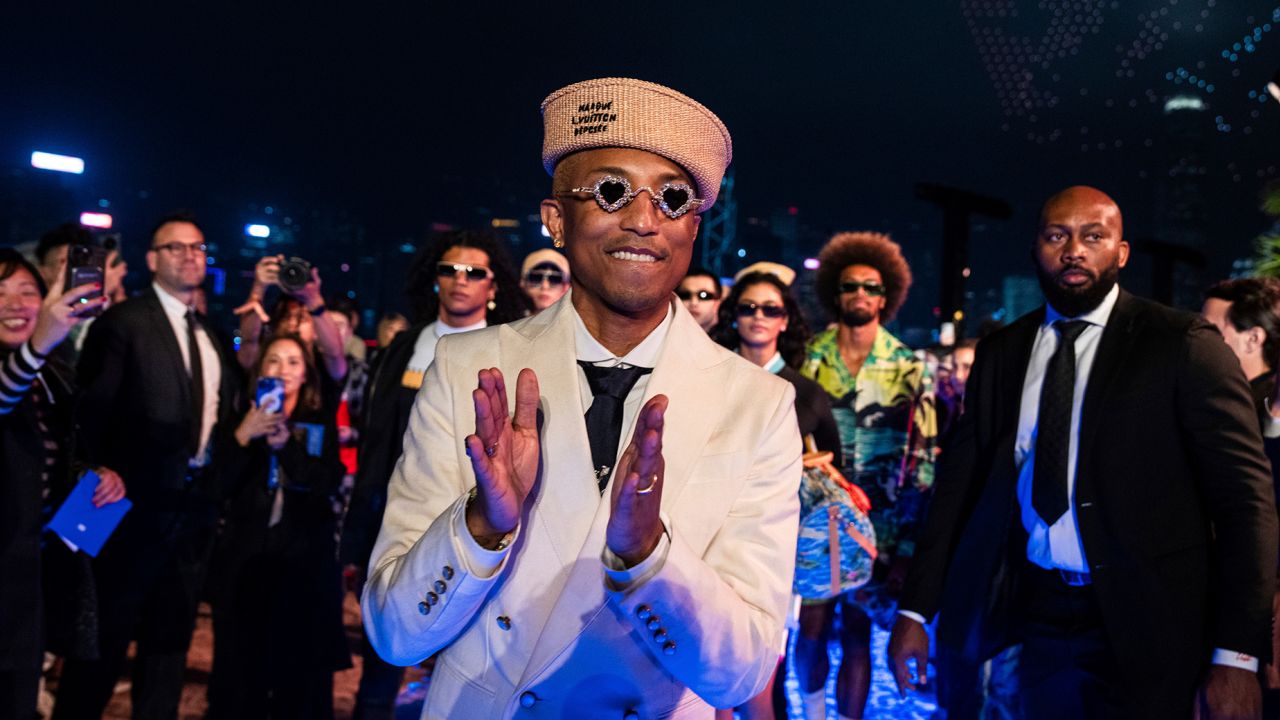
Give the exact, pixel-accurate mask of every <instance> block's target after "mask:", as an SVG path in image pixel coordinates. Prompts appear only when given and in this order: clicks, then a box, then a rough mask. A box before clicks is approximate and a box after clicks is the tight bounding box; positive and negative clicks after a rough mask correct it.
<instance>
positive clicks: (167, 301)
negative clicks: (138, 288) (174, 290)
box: [151, 281, 189, 319]
mask: <svg viewBox="0 0 1280 720" xmlns="http://www.w3.org/2000/svg"><path fill="white" fill-rule="evenodd" d="M151 287H152V288H153V289H155V291H156V297H158V298H160V307H162V308H164V314H165V315H168V316H169V317H175V318H182V319H186V317H187V310H188V309H189V308H188V307H187V306H186V305H184V304H182V301H181V300H179V299H178V298H176V297H174V296H173V295H172V294H171V293H170V292H169V291H168V290H165V289H164V288H162V287H160V284H159V283H157V282H155V281H152V282H151Z"/></svg>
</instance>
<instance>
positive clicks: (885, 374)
mask: <svg viewBox="0 0 1280 720" xmlns="http://www.w3.org/2000/svg"><path fill="white" fill-rule="evenodd" d="M818 262H819V265H818V274H817V293H818V299H819V302H820V303H821V304H822V305H823V306H824V307H826V308H827V309H828V311H829V312H831V313H832V315H833V316H834V317H835V320H836V322H835V325H834V326H833V327H831V328H828V329H827V330H825V331H823V332H820V333H818V334H817V335H816V336H814V338H813V340H811V341H810V343H809V349H808V359H807V360H806V361H805V363H804V365H803V366H802V367H801V371H800V372H801V374H802V375H804V376H805V377H808V378H810V379H812V380H815V381H817V383H818V384H819V385H821V386H822V387H823V388H824V389H825V390H826V391H827V393H828V394H829V395H830V396H831V410H832V414H834V415H835V418H836V424H837V425H838V426H839V428H840V441H841V445H842V446H843V451H844V467H843V468H842V470H843V472H844V476H845V477H846V478H848V479H849V480H850V481H852V482H853V483H855V484H856V485H858V486H859V487H861V488H862V489H863V490H864V491H865V492H866V493H867V496H868V497H869V498H870V499H871V512H870V513H869V515H870V517H871V522H872V524H873V525H874V526H875V530H876V549H877V552H878V555H877V558H876V564H875V567H874V569H873V575H872V579H871V582H870V583H868V584H867V585H864V586H863V587H861V588H858V589H856V590H852V591H849V592H846V593H844V594H842V595H841V596H839V597H838V598H836V599H834V600H829V601H812V602H810V601H806V602H805V604H804V605H803V606H802V607H801V610H800V633H799V636H798V638H797V641H796V654H795V662H796V671H797V674H798V675H799V679H800V690H801V694H802V696H803V697H804V704H805V711H806V713H807V716H808V717H809V718H810V719H811V720H812V719H814V718H822V717H825V715H824V714H823V713H825V712H826V711H825V709H824V707H825V699H826V692H825V686H826V678H827V665H828V661H827V639H828V636H829V634H830V632H831V629H832V627H833V620H834V617H835V613H836V612H837V608H838V612H839V613H840V616H841V621H840V629H841V630H840V642H841V645H842V646H843V648H844V655H843V658H842V661H841V665H840V670H839V682H838V683H837V697H836V707H837V709H838V711H839V713H840V716H841V717H847V718H860V717H862V713H863V709H864V707H865V706H866V702H867V692H868V690H869V688H870V685H871V624H872V623H873V622H874V623H876V624H878V625H880V626H881V627H882V628H885V629H888V627H889V626H890V625H891V624H892V622H893V613H894V606H895V602H896V598H897V596H898V593H899V592H901V589H902V584H903V582H904V581H905V580H906V571H907V567H908V565H909V563H910V560H911V556H912V554H913V553H914V551H915V528H916V526H917V524H918V523H919V522H920V521H921V520H922V515H923V512H924V507H925V497H926V495H925V493H926V491H927V490H928V489H929V487H930V486H931V485H932V484H933V462H934V453H933V450H934V439H935V438H936V436H937V420H936V414H935V411H934V404H933V397H932V395H931V394H930V393H929V392H928V390H929V386H928V383H927V381H926V378H925V366H924V363H923V362H922V361H921V360H920V359H919V358H917V357H916V355H915V354H914V353H912V351H911V350H910V349H909V348H908V347H907V346H905V345H903V344H902V342H901V341H900V340H898V339H897V338H896V337H894V336H893V335H892V334H890V333H889V331H888V330H886V329H885V328H884V325H883V323H885V322H888V321H889V320H892V319H893V317H894V316H895V315H896V314H897V312H898V310H899V308H901V307H902V303H903V302H905V301H906V299H907V290H908V289H909V288H910V287H911V268H910V267H909V266H908V265H907V261H906V259H905V258H903V257H902V250H901V248H900V247H899V246H898V244H897V243H895V242H893V240H891V239H890V238H889V236H888V235H883V234H880V233H871V232H857V233H839V234H837V235H835V236H834V237H832V238H831V240H830V241H829V242H828V243H827V244H826V246H825V247H824V248H823V249H822V251H821V252H820V253H819V255H818Z"/></svg>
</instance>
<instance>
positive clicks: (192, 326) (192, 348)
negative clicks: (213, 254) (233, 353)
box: [187, 309, 204, 458]
mask: <svg viewBox="0 0 1280 720" xmlns="http://www.w3.org/2000/svg"><path fill="white" fill-rule="evenodd" d="M199 323H200V320H199V318H198V317H197V316H196V311H195V310H192V309H188V310H187V367H188V368H189V369H190V371H191V436H190V445H191V457H193V458H194V457H195V456H196V453H198V452H200V428H201V426H202V425H204V365H203V364H202V363H201V361H200V344H199V343H198V342H197V341H196V326H197V325H198V324H199Z"/></svg>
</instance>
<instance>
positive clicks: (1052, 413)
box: [1031, 320, 1089, 526]
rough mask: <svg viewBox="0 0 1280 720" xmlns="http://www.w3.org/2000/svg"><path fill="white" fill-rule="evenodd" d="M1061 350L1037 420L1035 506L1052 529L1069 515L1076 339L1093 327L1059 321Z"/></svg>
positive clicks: (1052, 361)
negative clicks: (1068, 482)
mask: <svg viewBox="0 0 1280 720" xmlns="http://www.w3.org/2000/svg"><path fill="white" fill-rule="evenodd" d="M1053 326H1054V328H1055V329H1056V330H1057V331H1058V335H1059V338H1058V349H1057V350H1055V351H1054V352H1053V357H1051V358H1049V367H1048V368H1047V369H1046V370H1045V374H1044V385H1042V386H1041V388H1040V417H1039V418H1037V420H1036V461H1035V468H1034V470H1035V475H1034V477H1033V478H1032V481H1031V505H1032V507H1034V508H1035V510H1036V514H1037V515H1039V516H1040V519H1042V520H1044V522H1045V524H1046V525H1049V526H1052V525H1053V524H1054V523H1055V522H1057V520H1058V518H1060V517H1062V514H1063V513H1065V512H1066V511H1067V507H1068V505H1069V497H1070V493H1069V492H1068V490H1067V477H1068V470H1069V468H1068V467H1067V460H1068V457H1069V455H1068V452H1069V450H1070V447H1071V406H1072V404H1073V400H1074V398H1075V391H1076V338H1078V337H1080V333H1082V332H1084V329H1085V328H1087V327H1089V323H1087V322H1085V321H1083V320H1071V321H1064V320H1059V321H1057V322H1055V323H1054V324H1053Z"/></svg>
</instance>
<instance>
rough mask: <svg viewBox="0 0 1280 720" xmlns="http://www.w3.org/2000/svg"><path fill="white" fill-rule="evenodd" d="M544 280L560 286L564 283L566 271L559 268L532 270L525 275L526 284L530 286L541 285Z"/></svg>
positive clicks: (551, 284)
mask: <svg viewBox="0 0 1280 720" xmlns="http://www.w3.org/2000/svg"><path fill="white" fill-rule="evenodd" d="M544 282H545V283H546V284H548V285H550V286H552V287H559V286H561V285H563V284H564V273H562V272H560V271H559V270H530V271H529V272H528V273H526V274H525V276H524V284H525V285H528V286H529V287H539V286H540V285H542V283H544Z"/></svg>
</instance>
